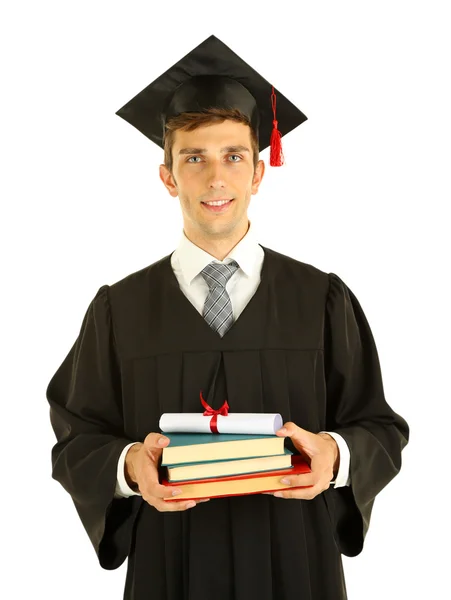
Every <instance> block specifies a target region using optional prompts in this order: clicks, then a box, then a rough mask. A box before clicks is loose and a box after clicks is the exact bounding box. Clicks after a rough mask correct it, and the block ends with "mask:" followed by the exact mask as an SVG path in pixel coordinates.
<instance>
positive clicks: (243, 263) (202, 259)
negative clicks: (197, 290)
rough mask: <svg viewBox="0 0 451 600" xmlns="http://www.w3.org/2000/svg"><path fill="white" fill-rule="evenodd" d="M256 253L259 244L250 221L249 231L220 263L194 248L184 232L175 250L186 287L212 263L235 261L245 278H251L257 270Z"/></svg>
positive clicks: (206, 253) (200, 249)
mask: <svg viewBox="0 0 451 600" xmlns="http://www.w3.org/2000/svg"><path fill="white" fill-rule="evenodd" d="M258 252H259V244H258V243H257V240H256V238H255V235H254V229H253V227H252V223H251V221H249V229H248V230H247V232H246V234H245V236H244V237H243V238H242V239H241V240H240V241H239V242H238V244H237V245H236V246H235V247H234V248H232V250H231V251H230V252H229V254H228V255H227V256H226V257H225V258H224V260H222V261H221V260H218V259H217V258H215V257H214V256H212V255H211V254H209V253H208V252H206V251H205V250H202V248H199V246H196V244H194V243H193V242H192V241H191V240H190V239H188V238H187V237H186V235H185V232H184V231H183V232H182V237H181V239H180V243H179V245H178V247H177V249H176V254H177V259H178V262H179V265H180V269H181V271H182V275H183V277H184V279H185V282H186V283H187V284H188V285H191V282H192V280H193V279H194V278H195V277H196V276H197V275H199V273H200V272H201V271H202V269H203V268H204V267H206V266H207V265H208V264H209V263H211V262H212V261H215V262H218V263H219V262H222V263H228V262H230V261H231V260H236V262H237V263H238V264H239V265H240V268H241V269H242V270H243V271H244V273H245V274H246V275H247V276H251V275H252V274H253V273H254V271H255V268H257V264H256V263H257V258H258Z"/></svg>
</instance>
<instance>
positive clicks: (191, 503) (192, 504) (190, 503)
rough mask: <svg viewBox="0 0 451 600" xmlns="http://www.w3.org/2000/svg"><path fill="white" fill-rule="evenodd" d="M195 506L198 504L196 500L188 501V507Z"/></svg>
mask: <svg viewBox="0 0 451 600" xmlns="http://www.w3.org/2000/svg"><path fill="white" fill-rule="evenodd" d="M193 506H196V503H195V502H188V504H187V505H186V508H193Z"/></svg>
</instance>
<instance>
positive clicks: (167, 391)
mask: <svg viewBox="0 0 451 600" xmlns="http://www.w3.org/2000/svg"><path fill="white" fill-rule="evenodd" d="M263 250H264V252H265V258H264V262H263V267H262V273H261V282H260V284H259V286H258V288H257V291H256V292H255V294H254V296H253V297H252V298H251V300H250V301H249V303H248V304H247V306H246V307H245V308H244V310H243V312H242V313H241V315H240V316H239V317H238V319H237V320H236V321H235V322H234V324H233V325H232V327H231V328H230V329H229V331H228V332H227V333H226V334H225V335H224V337H222V338H221V337H220V336H219V335H218V334H217V333H216V332H215V331H213V329H211V328H210V327H209V325H208V324H207V323H206V322H205V321H204V319H203V318H202V316H201V315H200V313H199V312H198V311H197V310H196V309H195V308H194V306H193V305H192V304H191V303H190V301H189V300H188V299H187V298H186V296H185V295H184V294H183V292H182V291H181V289H180V287H179V284H178V281H177V279H176V277H175V274H174V273H173V271H172V268H171V264H170V255H168V256H166V257H164V258H162V259H161V260H159V261H158V262H155V263H154V264H152V265H150V266H149V267H146V268H144V269H142V270H140V271H138V272H136V273H133V274H131V275H129V276H127V277H125V278H124V279H122V280H121V281H118V282H116V283H114V284H113V285H110V286H108V285H104V286H102V287H101V288H100V289H99V290H98V292H97V294H96V295H95V297H94V298H93V300H92V301H91V303H90V305H89V307H88V309H87V312H86V314H85V317H84V319H83V323H82V326H81V330H80V334H79V336H78V338H77V339H76V341H75V343H74V345H73V347H72V348H71V350H70V351H69V353H68V355H67V357H66V358H65V359H64V361H63V363H62V364H61V366H60V367H59V368H58V370H57V371H56V373H55V374H54V376H53V377H52V379H51V381H50V383H49V385H48V388H47V399H48V402H49V403H50V417H51V423H52V426H53V429H54V432H55V435H56V438H57V443H56V444H55V446H54V447H53V449H52V467H53V471H52V477H53V478H54V479H55V480H57V481H59V482H60V483H61V485H62V486H63V487H64V489H65V490H66V491H67V492H68V493H69V494H70V495H71V497H72V500H73V502H74V505H75V508H76V510H77V513H78V515H79V517H80V519H81V522H82V524H83V526H84V528H85V529H86V532H87V534H88V535H89V538H90V540H91V542H92V544H93V547H94V549H95V552H96V553H97V557H98V560H99V563H100V565H101V566H102V567H103V568H104V569H116V568H117V567H119V566H120V565H121V564H122V563H123V562H124V560H125V559H126V558H127V557H128V569H127V576H126V583H125V593H124V594H125V595H124V598H125V599H127V600H150V599H155V600H157V599H158V600H160V599H161V600H163V599H164V600H166V599H167V600H188V599H189V600H212V599H214V600H231V599H234V600H249V599H250V598H251V599H253V598H258V599H259V600H285V599H286V600H292V599H293V598H302V600H342V599H345V598H346V597H347V596H346V585H345V580H344V575H343V567H342V559H341V554H344V555H346V556H355V555H357V554H359V553H360V552H361V550H362V547H363V543H364V539H365V535H366V533H367V531H368V527H369V524H370V516H371V511H372V508H373V503H374V499H375V497H376V495H377V494H378V493H379V492H380V491H381V490H382V489H383V488H384V487H385V486H386V485H387V484H388V483H389V482H390V480H391V479H393V478H394V477H395V476H396V475H397V473H398V472H399V470H400V468H401V451H402V449H403V447H404V446H405V445H406V444H407V442H408V437H409V427H408V424H407V423H406V421H405V420H404V419H403V418H402V417H401V416H400V415H398V414H397V413H395V412H394V411H393V410H392V408H391V407H390V406H389V404H388V403H387V401H386V399H385V397H384V391H383V386H382V378H381V371H380V365H379V360H378V354H377V350H376V346H375V343H374V339H373V336H372V334H371V331H370V327H369V325H368V322H367V320H366V318H365V316H364V313H363V311H362V308H361V307H360V305H359V302H358V301H357V299H356V297H355V296H354V294H353V293H352V291H351V290H350V289H349V288H348V287H347V286H346V285H345V283H344V282H343V281H342V280H341V279H340V278H339V277H338V276H337V275H335V274H334V273H329V274H328V273H325V272H323V271H321V270H319V269H317V268H315V267H313V266H312V265H309V264H305V263H302V262H300V261H297V260H295V259H293V258H291V257H288V256H285V255H282V254H280V253H278V252H276V251H274V250H271V249H269V248H265V247H263ZM201 389H202V390H203V393H204V395H206V399H207V401H208V402H209V404H210V405H211V406H213V407H214V408H218V407H219V406H221V405H222V403H223V402H224V400H225V399H227V401H228V403H229V405H230V411H231V412H266V413H280V414H281V415H282V418H283V420H284V421H293V422H294V423H296V424H297V425H299V426H300V427H302V428H304V429H307V430H309V431H311V432H314V433H318V432H319V431H322V430H327V431H336V432H338V433H340V434H341V435H342V436H343V437H344V439H345V440H346V442H347V444H348V445H349V448H350V456H351V462H350V469H351V479H352V485H351V486H350V487H341V488H337V489H335V488H334V487H333V485H332V486H331V487H330V488H329V489H327V490H326V491H324V492H323V493H321V494H319V495H318V496H317V497H316V498H314V499H313V500H294V499H282V498H275V497H273V496H271V495H263V494H258V495H247V496H238V497H231V498H214V499H211V500H210V501H209V502H206V503H201V504H199V505H197V506H196V507H194V508H193V509H189V510H187V511H182V512H167V513H165V512H159V511H157V510H156V509H155V508H154V507H152V506H150V505H149V504H148V503H147V502H145V501H144V500H143V498H142V497H141V496H132V497H129V498H114V491H115V485H116V474H117V464H118V459H119V456H120V454H121V452H122V449H123V448H124V447H125V445H126V444H128V443H130V442H132V441H141V442H142V441H144V438H145V437H146V435H147V434H148V433H150V432H158V431H159V427H158V423H159V419H160V415H161V414H162V413H165V412H199V413H201V412H203V408H202V406H201V404H200V399H199V392H200V390H201ZM285 443H286V445H287V447H288V448H290V449H291V450H294V447H293V446H292V444H291V440H290V439H289V438H288V439H287V440H286V442H285ZM391 542H393V540H391V541H390V540H387V543H391Z"/></svg>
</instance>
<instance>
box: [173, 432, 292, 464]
mask: <svg viewBox="0 0 451 600" xmlns="http://www.w3.org/2000/svg"><path fill="white" fill-rule="evenodd" d="M163 435H164V436H166V437H167V438H169V440H170V443H169V446H166V448H163V453H162V459H161V465H162V466H166V465H170V464H175V463H177V464H186V463H194V462H206V461H218V460H231V459H235V458H257V457H261V456H274V455H276V454H279V455H283V454H284V441H285V438H283V437H278V436H277V435H256V434H243V433H164V432H163Z"/></svg>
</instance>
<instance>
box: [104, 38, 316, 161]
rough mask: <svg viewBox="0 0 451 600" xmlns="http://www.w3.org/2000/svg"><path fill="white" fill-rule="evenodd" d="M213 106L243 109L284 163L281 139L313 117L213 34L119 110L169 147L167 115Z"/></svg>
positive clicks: (260, 138) (261, 139) (272, 157)
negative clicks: (166, 126)
mask: <svg viewBox="0 0 451 600" xmlns="http://www.w3.org/2000/svg"><path fill="white" fill-rule="evenodd" d="M208 108H227V109H239V110H241V111H242V112H243V113H244V114H245V115H246V116H247V117H248V118H249V120H250V124H251V127H252V128H253V130H254V131H255V133H256V134H257V137H258V141H259V151H260V152H261V151H262V150H264V149H265V148H267V147H268V146H270V147H271V151H270V165H271V166H281V165H282V164H283V162H284V159H283V154H282V145H281V137H282V136H283V135H286V134H287V133H289V132H290V131H291V130H293V129H294V128H295V127H297V126H298V125H300V124H301V123H303V122H304V121H306V120H307V117H306V116H305V115H304V114H303V113H302V112H301V111H300V110H299V109H298V108H297V107H296V106H295V105H294V104H292V103H291V102H290V101H289V100H288V99H287V98H285V96H283V95H282V94H281V93H280V92H279V91H277V92H276V90H275V88H274V86H273V85H271V84H270V83H269V82H268V81H267V80H266V79H264V78H263V77H262V76H261V75H260V74H259V73H257V71H255V69H253V68H252V67H251V66H250V65H248V64H247V63H246V62H244V60H243V59H242V58H240V57H239V56H238V55H237V54H236V53H235V52H233V50H231V49H230V48H229V47H228V46H226V45H225V44H224V43H223V42H221V40H219V39H218V38H217V37H216V36H214V35H211V36H210V37H208V38H207V39H206V40H204V41H203V42H202V43H201V44H199V45H198V46H196V48H194V49H193V50H191V52H189V53H188V54H186V55H185V56H184V57H183V58H182V59H181V60H179V61H178V62H177V63H176V64H175V65H173V66H172V67H170V68H169V69H168V70H167V71H165V72H164V73H163V74H162V75H160V76H159V77H157V79H155V80H154V81H153V82H152V83H150V84H149V85H148V86H147V87H146V88H144V89H143V90H142V91H141V92H139V94H137V95H136V96H135V97H134V98H132V99H131V100H130V101H129V102H127V104H125V105H124V106H123V107H122V108H120V109H119V110H118V111H117V112H116V114H117V115H118V116H119V117H122V118H123V119H124V120H125V121H127V122H128V123H130V124H131V125H133V126H134V127H136V129H138V130H139V131H141V133H143V134H144V135H145V136H146V137H148V138H149V139H150V140H152V141H153V142H155V144H157V145H158V146H160V148H164V135H165V124H166V121H167V119H169V117H172V116H176V115H179V114H180V113H182V112H202V111H205V110H207V109H208Z"/></svg>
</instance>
